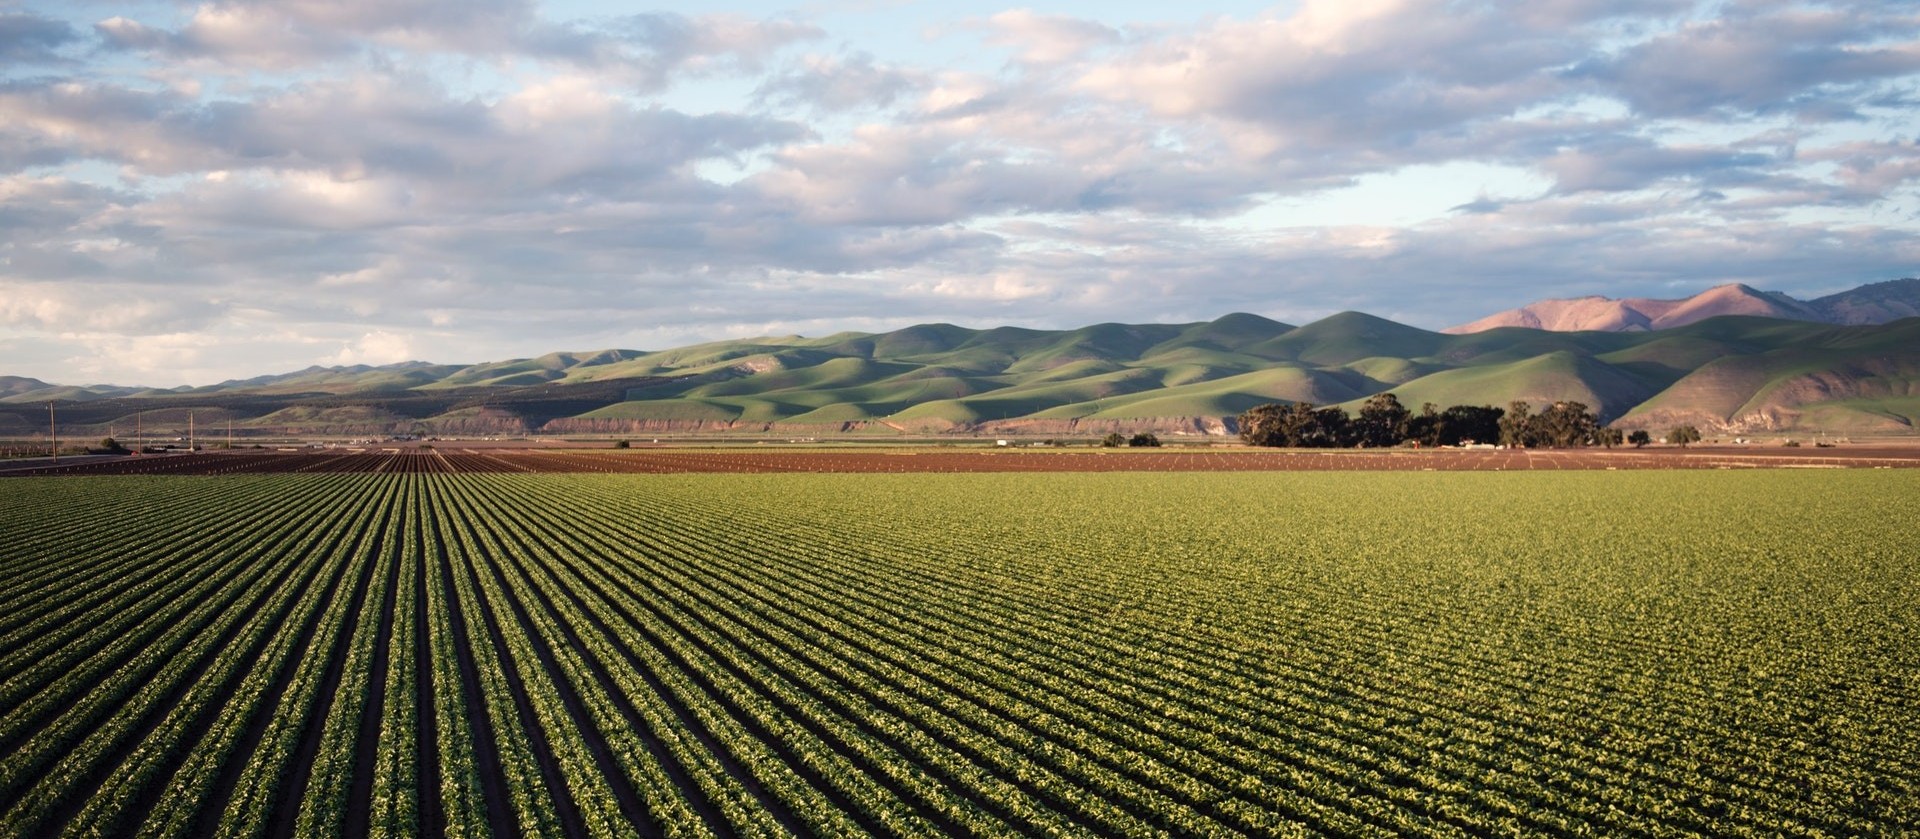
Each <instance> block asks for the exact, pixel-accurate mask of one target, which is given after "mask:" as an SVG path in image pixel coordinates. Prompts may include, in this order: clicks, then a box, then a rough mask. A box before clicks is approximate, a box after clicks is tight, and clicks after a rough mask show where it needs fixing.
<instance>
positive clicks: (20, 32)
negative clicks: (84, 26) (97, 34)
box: [0, 11, 80, 66]
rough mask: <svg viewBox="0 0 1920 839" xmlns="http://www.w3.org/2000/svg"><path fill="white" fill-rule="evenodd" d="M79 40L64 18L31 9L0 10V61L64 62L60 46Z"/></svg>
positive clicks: (17, 62)
mask: <svg viewBox="0 0 1920 839" xmlns="http://www.w3.org/2000/svg"><path fill="white" fill-rule="evenodd" d="M79 40H80V33H79V32H78V31H76V30H75V29H74V28H73V26H72V25H71V24H69V23H67V22H66V21H63V20H56V19H54V18H50V17H46V16H44V15H40V14H37V13H34V12H10V11H0V65H12V66H27V65H33V64H64V63H67V62H69V61H72V60H73V59H72V58H70V57H68V56H67V55H65V54H63V53H62V52H61V50H62V49H63V48H65V47H67V46H68V45H70V44H74V43H76V42H78V41H79Z"/></svg>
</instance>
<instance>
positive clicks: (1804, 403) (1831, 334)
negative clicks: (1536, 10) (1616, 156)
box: [0, 312, 1920, 437]
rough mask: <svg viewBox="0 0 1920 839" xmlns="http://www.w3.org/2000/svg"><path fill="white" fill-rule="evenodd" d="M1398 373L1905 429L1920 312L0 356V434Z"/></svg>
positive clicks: (763, 427) (1009, 395)
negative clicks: (188, 365)
mask: <svg viewBox="0 0 1920 839" xmlns="http://www.w3.org/2000/svg"><path fill="white" fill-rule="evenodd" d="M1381 392H1393V393H1395V394H1396V395H1397V396H1398V397H1399V399H1400V401H1401V402H1402V403H1404V404H1406V405H1408V406H1409V407H1413V408H1415V409H1417V408H1418V407H1419V406H1420V405H1421V404H1422V403H1425V402H1432V403H1435V404H1436V405H1438V406H1440V407H1446V406H1448V405H1454V404H1473V405H1480V404H1489V405H1500V406H1504V405H1506V404H1507V403H1508V402H1510V401H1514V400H1526V401H1529V402H1531V403H1533V404H1535V405H1543V404H1547V403H1551V402H1554V401H1557V400H1578V401H1580V402H1584V403H1586V404H1587V405H1588V406H1590V407H1592V408H1593V409H1595V410H1596V411H1597V412H1598V413H1599V414H1600V416H1601V418H1602V419H1603V420H1605V421H1609V422H1612V423H1613V424H1614V425H1616V426H1618V427H1622V428H1629V429H1632V428H1647V429H1650V430H1655V431H1664V430H1665V429H1666V428H1667V427H1670V426H1672V425H1676V424H1681V423H1690V424H1694V425H1697V426H1699V427H1700V428H1702V429H1703V430H1710V431H1712V432H1719V433H1742V432H1746V433H1753V432H1762V431H1768V430H1796V429H1813V428H1820V429H1824V430H1829V431H1847V432H1850V433H1869V432H1871V433H1911V432H1913V431H1914V430H1915V428H1916V423H1920V318H1907V319H1904V320H1899V321H1895V322H1892V323H1885V324H1875V325H1864V326H1840V325H1831V324H1822V323H1812V322H1806V321H1796V320H1784V319H1778V318H1763V317H1750V316H1721V317H1714V318H1710V319H1707V320H1702V321H1697V322H1694V323H1691V324H1686V325H1683V326H1675V327H1670V328H1663V329H1660V330H1658V331H1624V332H1603V331H1583V332H1555V331H1548V330H1542V329H1532V328H1514V327H1501V328H1493V329H1487V330H1484V331H1477V332H1470V333H1465V334H1443V333H1438V332H1430V331H1427V330H1423V329H1417V328H1414V327H1411V326H1406V325H1402V324H1398V323H1394V322H1392V321H1388V320H1384V319H1381V318H1378V317H1373V316H1370V315H1366V314H1361V313H1358V312H1345V313H1341V314H1338V315H1334V316H1332V317H1328V318H1325V319H1323V320H1319V321H1315V322H1313V323H1309V324H1306V325H1304V326H1293V325H1289V324H1285V323H1280V322H1277V321H1273V320H1270V319H1267V318H1264V317H1260V316H1257V315H1251V314H1232V315H1227V316H1225V317H1222V318H1219V319H1218V320H1213V321H1205V322H1199V323H1188V324H1119V323H1106V324H1098V325H1094V326H1088V327H1083V328H1080V329H1074V330H1061V331H1049V330H1035V329H1023V328H1017V327H1000V328H994V329H970V328H965V327H960V326H954V325H950V324H923V325H919V326H912V327H908V328H905V329H901V330H897V331H893V332H885V333H859V332H849V333H841V334H838V335H830V336H826V337H822V338H803V337H800V336H787V337H779V338H758V339H745V340H733V341H721V342H715V343H708V344H699V345H695V346H689V347H681V348H677V349H671V350H664V351H658V352H642V351H636V350H618V349H614V350H601V351H597V352H585V353H550V354H548V355H543V356H540V357H537V358H525V359H514V360H509V361H502V362H492V363H486V364H476V365H440V364H427V363H423V362H408V363H403V364H394V365H386V366H379V367H369V366H349V367H324V368H323V367H313V368H308V369H306V370H302V371H298V372H295V373H288V374H283V375H275V376H263V377H259V378H254V379H246V380H237V381H230V382H224V383H221V384H219V385H212V386H208V387H200V388H181V389H174V390H153V389H137V388H108V387H93V388H74V387H61V386H56V385H48V384H46V383H43V382H38V381H36V380H31V379H20V378H0V393H4V394H6V395H5V396H0V435H6V436H16V437H17V436H22V435H31V434H34V433H36V432H37V431H39V430H42V429H44V428H45V424H46V422H47V420H48V412H47V409H46V407H45V405H44V404H43V403H45V402H48V401H56V403H57V404H56V406H55V407H56V409H57V414H58V419H59V422H60V424H61V426H62V428H63V429H64V430H63V433H66V434H75V435H93V434H97V433H98V434H104V433H105V432H106V431H108V430H117V431H119V433H121V434H122V435H126V434H128V432H129V431H130V430H132V429H135V428H138V429H140V430H141V433H151V432H153V430H154V429H160V430H161V432H160V433H179V432H180V431H183V430H184V429H185V427H186V425H187V423H188V421H189V415H190V414H192V415H194V417H195V418H196V419H197V421H198V422H199V423H200V426H199V427H200V429H201V431H202V433H205V432H206V430H208V429H215V430H224V427H225V424H226V423H227V422H231V423H232V424H233V425H234V427H235V428H236V429H237V433H240V434H248V433H254V434H293V435H303V434H352V435H362V434H395V433H411V434H422V435H441V436H448V435H468V434H508V433H510V434H520V433H529V432H538V433H570V434H617V435H639V434H648V433H653V434H661V433H727V432H754V433H765V432H772V433H781V434H859V433H872V434H889V435H894V434H902V433H911V434H939V433H956V432H957V433H981V434H1018V433H1028V434H1047V435H1054V434H1060V435H1064V434H1085V433H1105V432H1107V431H1114V430H1119V431H1128V430H1153V431H1157V432H1161V433H1171V434H1230V433H1232V432H1234V431H1235V430H1236V428H1235V426H1234V418H1235V417H1236V416H1237V415H1238V414H1239V413H1240V412H1242V411H1244V410H1246V409H1248V408H1251V407H1253V406H1255V405H1260V404H1266V403H1271V402H1293V401H1309V402H1313V403H1316V404H1335V405H1345V406H1347V407H1349V408H1354V407H1357V405H1358V404H1359V402H1361V401H1362V400H1364V399H1365V398H1366V397H1368V396H1370V395H1372V394H1376V393H1381Z"/></svg>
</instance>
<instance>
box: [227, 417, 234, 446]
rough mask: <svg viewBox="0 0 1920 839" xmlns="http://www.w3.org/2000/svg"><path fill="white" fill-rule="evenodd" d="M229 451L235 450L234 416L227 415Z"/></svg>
mask: <svg viewBox="0 0 1920 839" xmlns="http://www.w3.org/2000/svg"><path fill="white" fill-rule="evenodd" d="M227 451H233V417H227Z"/></svg>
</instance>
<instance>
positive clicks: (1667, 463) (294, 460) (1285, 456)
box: [0, 446, 1920, 475]
mask: <svg viewBox="0 0 1920 839" xmlns="http://www.w3.org/2000/svg"><path fill="white" fill-rule="evenodd" d="M1915 467H1920V448H1912V447H1897V446H1889V447H1873V448H1868V447H1859V448H1853V447H1849V448H1839V449H1832V448H1827V449H1788V448H1769V449H1756V448H1710V447H1709V448H1694V449H1685V450H1681V449H1651V450H1647V449H1614V450H1604V449H1559V450H1538V449H1535V450H1509V449H1473V450H1439V451H1408V450H1393V451H1254V450H1209V451H1180V450H1160V451H940V450H925V449H912V450H900V451H885V450H861V451H817V450H814V451H738V450H707V449H648V450H633V451H545V450H518V449H487V450H480V449H416V448H408V449H385V450H375V451H362V452H256V451H247V452H219V453H198V454H181V455H159V456H144V457H128V458H122V459H117V460H108V461H92V462H85V463H74V464H61V465H42V466H37V467H27V468H16V469H10V470H6V471H4V472H0V475H225V474H244V473H273V472H313V473H328V472H356V473H369V472H370V473H491V472H537V473H577V472H605V473H655V474H685V473H702V472H716V473H719V472H724V473H767V472H855V473H860V472H1258V471H1300V472H1315V471H1368V472H1374V471H1505V470H1511V471H1533V470H1592V469H1752V468H1802V469H1816V468H1817V469H1874V468H1879V469H1885V468H1915Z"/></svg>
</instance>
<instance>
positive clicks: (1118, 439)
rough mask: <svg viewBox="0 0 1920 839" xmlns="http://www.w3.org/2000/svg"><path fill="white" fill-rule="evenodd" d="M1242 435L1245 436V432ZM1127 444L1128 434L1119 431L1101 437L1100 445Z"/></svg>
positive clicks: (1114, 446)
mask: <svg viewBox="0 0 1920 839" xmlns="http://www.w3.org/2000/svg"><path fill="white" fill-rule="evenodd" d="M1242 436H1244V432H1243V435H1242ZM1126 444H1127V437H1126V435H1124V434H1121V433H1120V432H1118V431H1115V432H1113V433H1111V434H1108V435H1107V436H1105V437H1102V438H1101V439H1100V445H1101V446H1103V447H1106V448H1109V449H1115V448H1119V447H1121V446H1124V445H1126Z"/></svg>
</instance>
